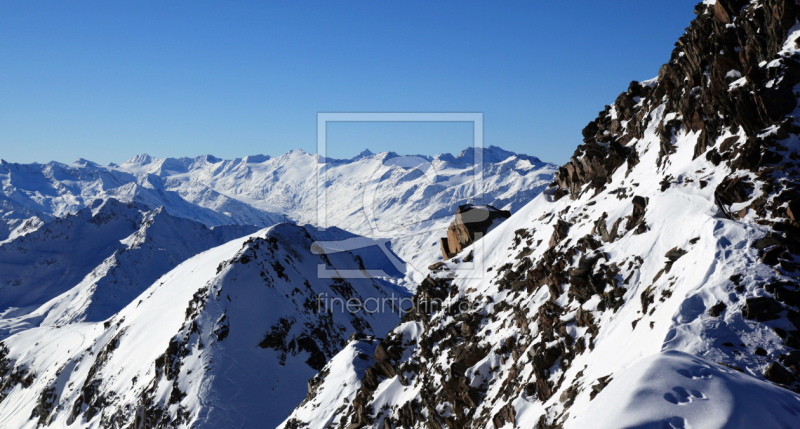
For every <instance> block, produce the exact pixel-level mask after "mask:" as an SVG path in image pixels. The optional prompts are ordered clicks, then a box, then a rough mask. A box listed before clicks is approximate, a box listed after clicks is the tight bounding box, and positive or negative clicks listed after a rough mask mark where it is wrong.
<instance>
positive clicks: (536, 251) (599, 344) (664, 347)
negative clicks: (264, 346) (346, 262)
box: [280, 0, 800, 429]
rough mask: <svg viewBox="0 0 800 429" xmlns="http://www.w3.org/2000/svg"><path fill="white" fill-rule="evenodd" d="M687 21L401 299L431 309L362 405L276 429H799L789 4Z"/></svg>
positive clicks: (379, 362)
mask: <svg viewBox="0 0 800 429" xmlns="http://www.w3.org/2000/svg"><path fill="white" fill-rule="evenodd" d="M695 11H696V13H697V14H698V18H697V19H696V20H695V21H694V22H693V23H692V25H691V26H690V27H689V28H688V29H687V33H686V34H685V35H684V36H683V37H682V38H681V43H678V44H677V45H676V46H677V48H676V50H675V52H674V53H673V56H672V59H671V60H670V62H669V63H668V64H666V65H665V66H664V67H662V69H661V71H660V73H659V77H658V78H657V79H655V80H651V81H647V82H644V83H641V84H640V83H638V82H633V83H632V84H631V86H630V88H629V89H628V91H626V92H624V93H622V94H621V95H620V96H619V97H618V99H617V100H616V101H615V102H614V104H613V105H612V106H607V107H606V109H605V110H604V111H603V112H600V115H599V117H598V118H597V119H596V120H595V121H593V122H592V123H590V124H589V125H588V126H587V127H586V129H584V131H583V135H584V144H582V145H580V146H579V147H578V149H577V150H576V152H575V155H574V156H573V158H572V160H571V161H570V162H569V163H568V164H567V165H565V166H563V167H562V168H561V169H559V173H558V174H557V178H556V181H555V183H553V186H552V187H551V188H549V189H547V190H546V191H545V192H544V193H542V194H540V195H539V196H537V197H536V198H535V199H534V200H533V201H532V202H531V203H529V204H528V205H526V206H525V207H524V208H522V209H521V210H519V211H517V212H516V213H514V214H513V215H512V217H511V218H510V219H508V220H507V221H505V222H503V223H502V224H500V225H499V226H498V227H497V228H495V229H494V230H493V231H492V232H491V233H489V234H487V236H486V237H484V238H483V239H482V240H481V241H479V242H478V244H475V245H473V246H472V247H469V248H466V249H464V250H463V251H462V253H461V254H459V255H457V256H456V257H454V258H453V259H452V260H449V261H445V263H444V265H443V266H441V267H440V268H439V269H438V270H434V271H433V272H432V273H431V274H430V276H429V277H428V278H427V279H426V280H425V281H423V282H422V283H421V284H420V285H419V287H418V289H417V293H416V295H415V300H416V301H417V302H418V303H422V302H427V301H430V300H441V304H440V305H437V306H432V307H431V306H428V307H424V306H422V307H419V308H418V309H416V311H414V312H412V313H411V314H409V315H407V316H406V317H404V320H403V323H402V324H400V325H399V326H398V327H396V328H395V329H394V330H393V331H392V332H390V333H389V334H388V335H387V336H386V337H385V338H384V339H383V341H382V342H381V343H380V344H379V345H378V346H377V347H376V352H375V353H374V354H373V359H374V363H372V364H371V365H370V367H369V368H367V369H366V370H364V375H363V376H362V378H361V383H360V384H361V385H360V386H359V388H358V390H357V391H356V392H352V386H348V387H347V389H346V390H342V397H343V398H347V400H344V399H341V400H339V401H338V402H336V401H334V402H330V401H328V400H325V401H323V400H316V398H313V397H310V398H308V400H307V401H306V402H304V403H302V404H300V406H298V408H297V409H296V410H295V411H294V412H293V413H292V415H291V416H290V417H289V418H288V419H287V420H286V421H285V422H284V423H283V424H282V425H281V426H280V427H281V428H285V429H296V428H313V429H317V428H327V429H334V428H335V429H344V428H362V427H371V428H399V427H403V428H431V427H434V428H444V427H470V428H495V429H499V428H510V427H526V428H528V427H529V428H537V429H548V428H549V429H556V428H558V429H561V428H565V429H570V428H585V427H592V428H601V429H612V428H619V429H622V428H632V427H637V428H650V427H653V428H682V429H685V428H699V427H702V428H742V429H746V428H752V427H775V428H789V427H795V426H797V425H798V421H800V395H797V394H796V393H794V392H792V390H795V391H796V390H798V388H800V385H799V384H798V376H800V350H798V349H800V312H798V310H799V309H800V287H799V285H798V274H799V271H800V264H798V262H800V261H798V258H797V255H798V254H799V253H800V248H798V246H797V243H798V242H800V224H799V223H798V220H800V193H799V192H798V187H800V183H798V177H800V166H799V165H798V162H797V161H798V159H800V154H798V151H800V137H799V136H798V134H800V127H798V125H797V123H798V122H800V110H798V109H797V95H796V88H797V86H796V85H798V84H800V63H798V62H797V59H798V58H800V55H798V52H797V48H796V46H797V45H796V43H795V41H797V40H798V37H800V30H798V27H797V25H796V22H797V18H798V17H800V7H798V6H797V5H796V4H795V3H794V2H786V1H771V0H763V1H754V2H750V3H748V2H743V1H739V2H737V1H722V0H718V1H716V2H705V3H703V4H700V5H698V6H697V8H696V10H695ZM731 70H736V71H737V72H739V73H740V75H747V79H745V81H743V82H739V83H738V84H737V85H729V84H731V83H733V81H734V80H736V79H738V77H737V76H736V74H735V73H729V72H730V71H731ZM481 246H482V247H483V249H484V250H483V253H482V254H481V253H480V252H478V251H477V249H478V248H479V247H481ZM473 251H475V256H474V257H475V258H480V257H482V258H483V262H484V267H485V269H486V270H487V271H486V274H485V276H483V277H482V278H472V277H474V276H470V275H466V274H465V273H464V271H463V270H462V266H463V265H464V262H463V261H464V259H465V258H466V257H467V255H469V254H471V252H473ZM339 371H341V370H339ZM330 373H331V374H333V373H337V370H335V369H333V368H332V369H330ZM320 378H323V380H322V381H321V382H320V383H319V389H321V391H323V392H325V391H328V392H330V390H334V391H336V390H337V389H338V387H337V383H338V381H337V379H332V380H331V381H330V383H328V382H327V381H326V380H325V379H324V374H321V376H320ZM329 395H330V393H329ZM319 407H325V410H324V411H319V410H318V408H319ZM331 416H332V417H331Z"/></svg>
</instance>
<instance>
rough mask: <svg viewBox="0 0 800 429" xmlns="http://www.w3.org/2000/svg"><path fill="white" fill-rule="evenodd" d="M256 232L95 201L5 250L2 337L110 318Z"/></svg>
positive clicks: (0, 263)
mask: <svg viewBox="0 0 800 429" xmlns="http://www.w3.org/2000/svg"><path fill="white" fill-rule="evenodd" d="M257 229H258V228H257V227H255V226H239V225H229V226H218V227H214V228H212V229H209V228H206V227H205V226H204V225H203V224H200V223H197V222H194V221H191V220H188V219H182V218H178V217H174V216H171V215H170V214H168V213H167V212H166V210H164V209H163V208H159V209H156V210H152V211H151V210H149V209H148V208H147V207H145V206H143V205H141V204H135V203H134V204H124V203H120V202H118V201H116V200H114V199H110V200H107V201H105V202H103V201H100V200H97V202H96V203H95V204H94V205H92V206H91V207H87V208H84V209H82V210H80V211H79V212H78V213H76V214H74V215H69V216H66V217H64V218H57V219H55V220H53V221H51V222H48V223H45V224H43V225H42V226H41V227H40V228H39V229H38V230H36V231H34V232H31V233H29V234H28V235H26V236H23V237H18V238H16V239H14V240H11V241H8V242H6V243H4V244H3V245H2V246H0V305H1V306H0V312H1V313H0V314H1V315H0V336H1V337H5V336H7V335H9V334H11V333H14V332H17V331H19V330H21V329H26V328H29V327H32V326H39V325H51V326H53V325H64V324H67V323H70V322H80V321H101V320H105V319H107V318H108V317H111V316H112V315H114V313H116V312H117V311H119V310H121V309H122V308H123V307H124V306H126V305H127V304H129V303H130V302H131V301H132V300H133V299H134V298H135V297H137V296H138V295H139V294H141V292H142V291H143V290H144V289H145V288H147V287H148V286H149V285H150V284H152V283H153V282H154V281H155V280H156V279H157V278H158V277H159V276H161V275H162V274H165V273H166V272H168V271H169V270H171V269H172V268H174V267H175V266H177V265H178V264H179V263H181V262H183V261H184V260H186V259H188V258H190V257H191V256H194V255H195V254H197V253H200V252H202V251H205V250H207V249H210V248H212V247H216V246H219V245H220V244H223V243H225V242H227V241H229V240H232V239H234V238H237V237H241V236H244V235H246V234H248V233H252V232H254V231H256V230H257Z"/></svg>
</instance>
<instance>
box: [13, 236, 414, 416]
mask: <svg viewBox="0 0 800 429" xmlns="http://www.w3.org/2000/svg"><path fill="white" fill-rule="evenodd" d="M312 233H315V231H308V230H306V229H305V228H303V227H298V226H294V225H290V224H279V225H276V226H274V227H271V228H269V229H267V230H263V231H261V232H259V233H258V234H256V235H253V236H251V237H249V238H248V237H244V238H241V239H237V240H233V241H231V242H229V243H227V244H225V245H222V246H220V247H217V248H214V249H211V250H208V251H206V252H203V253H201V254H199V255H197V256H195V257H193V258H191V259H189V260H188V261H186V262H184V263H182V264H180V265H179V266H178V267H177V268H175V269H174V270H172V271H170V272H169V273H167V274H166V275H164V276H162V277H161V278H160V279H159V280H158V281H156V282H155V283H154V284H153V285H152V286H151V287H150V288H148V289H147V290H145V291H144V293H142V294H141V296H140V297H139V298H137V299H135V300H134V301H133V302H131V303H130V304H129V305H128V306H126V307H125V308H124V309H122V311H120V312H119V313H117V314H116V315H114V316H113V317H112V318H110V319H109V320H107V321H105V322H97V323H72V324H68V325H64V326H60V327H40V328H33V329H29V330H26V331H24V332H21V333H19V334H17V335H14V336H12V337H10V338H7V339H5V340H4V341H3V342H2V343H0V350H2V352H0V372H1V373H2V376H3V377H4V383H3V384H2V386H0V387H1V390H0V426H3V427H19V428H35V427H37V426H39V425H45V426H46V425H51V426H52V427H63V426H65V425H70V427H126V428H127V427H137V428H138V427H147V428H153V427H197V428H218V427H274V426H276V425H277V424H278V423H280V421H281V420H282V419H284V418H285V416H286V414H287V413H288V412H289V410H291V407H292V405H293V404H294V403H296V402H299V401H300V400H301V399H302V397H303V396H304V395H305V394H306V392H307V390H308V388H307V385H306V380H308V379H310V378H312V376H314V374H315V373H316V372H317V371H319V370H320V369H322V368H323V367H324V365H325V362H326V361H327V360H328V359H330V358H331V357H333V356H334V354H335V353H336V352H337V351H339V350H340V349H341V348H342V347H343V346H344V345H345V343H346V340H347V338H348V336H349V335H350V334H351V333H353V332H358V333H362V334H364V335H366V334H379V335H382V334H384V333H385V332H387V331H388V330H389V329H390V328H391V327H392V326H394V325H395V324H396V323H397V321H398V315H397V314H396V313H391V312H385V313H375V314H372V313H368V312H360V313H353V314H351V313H349V312H347V311H344V312H343V311H341V309H340V308H337V307H335V306H333V308H330V307H328V308H329V309H331V311H325V309H324V308H323V309H322V311H320V307H318V305H319V300H318V299H322V300H323V305H327V304H325V303H324V302H325V301H324V299H325V298H327V297H338V298H342V299H349V298H357V299H360V300H362V301H366V300H368V299H369V298H373V299H379V298H386V297H391V296H392V294H395V295H396V296H397V297H401V296H404V295H402V292H399V291H397V290H395V289H394V288H393V286H392V285H391V284H390V283H387V282H386V281H384V280H380V279H374V278H370V277H368V276H363V277H362V278H359V279H341V278H338V277H333V278H318V276H317V272H318V269H319V267H320V266H322V267H324V268H325V269H327V270H332V271H336V270H351V271H360V270H363V263H362V262H361V261H362V259H361V257H360V256H359V255H356V254H352V253H347V252H338V253H335V254H330V255H325V254H324V253H320V254H315V253H312V252H311V251H309V249H310V248H311V246H312V244H313V242H314V240H315V239H314V238H312V235H311V234H312ZM326 234H328V236H326V237H318V238H324V239H330V238H331V236H330V235H331V234H332V235H338V236H339V238H352V237H353V236H352V235H350V234H347V233H344V232H343V231H332V232H327V233H326ZM367 250H368V251H369V249H367ZM384 265H385V267H384V268H385V269H386V270H387V271H389V270H390V267H391V265H390V264H389V262H385V263H384Z"/></svg>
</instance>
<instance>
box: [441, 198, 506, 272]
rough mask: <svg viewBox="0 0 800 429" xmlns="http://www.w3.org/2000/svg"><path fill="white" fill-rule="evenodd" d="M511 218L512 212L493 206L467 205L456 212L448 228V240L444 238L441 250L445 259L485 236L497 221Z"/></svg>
mask: <svg viewBox="0 0 800 429" xmlns="http://www.w3.org/2000/svg"><path fill="white" fill-rule="evenodd" d="M509 217H511V212H509V211H507V210H498V209H496V208H495V207H493V206H489V205H486V206H474V205H472V204H465V205H462V206H459V207H458V210H456V218H455V220H453V223H451V224H450V226H449V227H448V228H447V239H444V238H442V240H441V244H440V245H441V250H442V256H443V257H444V258H445V259H450V258H452V257H453V256H455V255H456V254H458V253H459V252H461V251H462V250H463V249H464V248H465V247H467V246H469V245H471V244H472V243H474V242H475V241H476V240H478V239H479V238H481V237H482V236H484V235H485V234H486V233H487V232H488V231H489V228H490V227H491V226H492V225H493V224H494V223H495V222H496V221H497V222H499V221H502V220H504V219H508V218H509Z"/></svg>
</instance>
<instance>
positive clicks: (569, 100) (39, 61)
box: [0, 0, 697, 164]
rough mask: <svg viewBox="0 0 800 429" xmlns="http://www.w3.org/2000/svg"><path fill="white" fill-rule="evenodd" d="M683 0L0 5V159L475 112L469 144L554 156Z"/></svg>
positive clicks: (661, 56) (401, 149)
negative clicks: (345, 116) (344, 115)
mask: <svg viewBox="0 0 800 429" xmlns="http://www.w3.org/2000/svg"><path fill="white" fill-rule="evenodd" d="M695 3H697V0H694V1H685V0H677V1H671V2H650V1H647V2H643V1H641V0H637V1H629V0H617V1H614V2H597V1H583V0H576V1H571V2H553V1H551V2H543V1H509V2H487V1H479V2H472V1H448V2H416V1H402V2H400V1H396V2H387V1H363V2H351V1H326V2H305V1H298V2H246V1H241V2H222V1H214V2H211V1H191V2H189V1H169V2H148V1H136V2H133V1H119V2H118V1H114V2H84V1H70V2H63V1H62V2H45V1H42V2H38V1H37V2H11V1H8V2H2V3H0V158H3V159H5V160H7V161H11V162H25V163H27V162H34V161H36V162H48V161H51V160H55V161H61V162H71V161H73V160H75V159H76V158H79V157H83V158H87V159H91V160H93V161H95V162H98V163H103V164H106V163H109V162H122V161H124V160H125V159H127V158H130V157H131V156H133V155H135V154H138V153H143V152H147V153H149V154H151V155H153V156H157V157H167V156H173V157H179V156H195V155H200V154H206V153H210V154H213V155H215V156H217V157H222V158H234V157H242V156H246V155H252V154H259V153H263V154H268V155H279V154H281V153H284V152H286V151H288V150H290V149H296V148H300V149H303V150H306V151H308V152H315V150H316V114H317V112H451V111H454V112H483V114H484V122H485V133H484V140H485V144H486V145H490V144H491V145H497V146H501V147H503V148H505V149H508V150H512V151H515V152H522V153H527V154H531V155H535V156H538V157H540V158H542V159H543V160H547V161H553V162H557V163H563V162H565V161H566V160H568V158H569V156H570V155H571V154H572V152H573V151H574V149H575V147H576V146H577V145H578V144H580V143H581V133H580V131H581V129H582V128H583V127H584V126H585V125H586V123H588V122H589V121H590V120H592V119H594V118H595V117H596V115H597V112H599V111H600V110H602V109H603V106H604V105H606V104H611V103H612V102H613V101H614V99H615V98H616V96H617V95H618V94H619V93H620V92H622V91H624V90H625V89H627V87H628V84H629V82H630V81H631V80H634V79H635V80H644V79H648V78H651V77H654V76H655V75H657V73H658V69H659V67H660V66H661V64H663V63H664V62H666V61H667V60H668V59H669V55H670V52H671V51H672V48H673V45H674V43H675V42H676V41H677V38H678V37H679V36H680V35H681V34H682V33H683V30H684V28H685V27H687V26H688V24H689V22H690V21H691V19H692V18H693V17H694V14H693V13H692V10H693V6H694V4H695ZM470 130H471V128H469V127H468V126H465V124H452V123H451V124H439V125H430V124H405V125H403V126H398V125H396V124H395V125H387V126H385V127H383V128H381V127H380V126H376V125H375V124H373V125H368V124H347V125H344V124H341V125H339V124H337V125H335V126H332V127H331V128H330V129H329V132H330V134H329V149H328V150H329V155H330V156H334V157H342V158H344V157H350V156H353V155H355V154H356V153H358V152H360V151H361V150H363V149H364V148H367V147H368V148H370V149H371V150H372V151H375V152H378V151H384V150H393V151H395V152H398V153H423V154H436V153H439V152H458V151H460V150H461V149H463V148H465V147H466V146H469V145H471V138H472V135H471V131H470Z"/></svg>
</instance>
